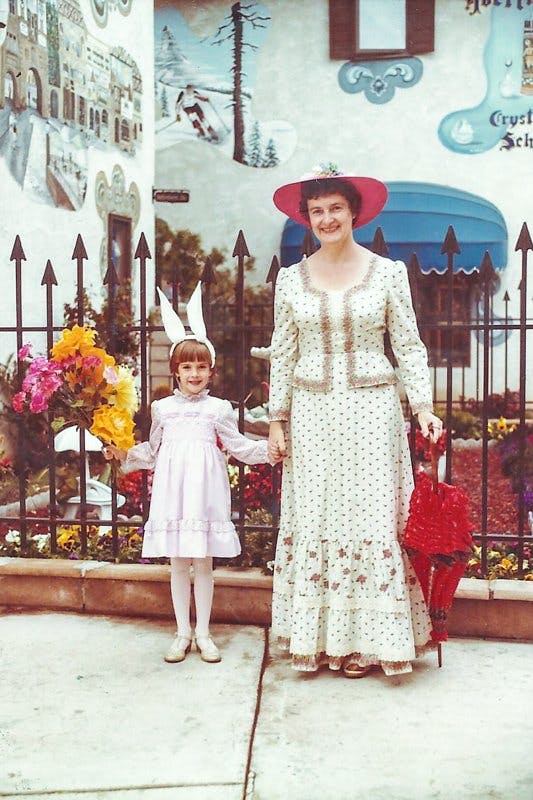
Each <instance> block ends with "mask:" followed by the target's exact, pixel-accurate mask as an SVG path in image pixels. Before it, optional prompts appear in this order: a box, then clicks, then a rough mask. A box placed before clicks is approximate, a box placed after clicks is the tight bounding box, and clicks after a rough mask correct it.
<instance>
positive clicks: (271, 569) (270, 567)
mask: <svg viewBox="0 0 533 800" xmlns="http://www.w3.org/2000/svg"><path fill="white" fill-rule="evenodd" d="M265 566H266V568H267V569H268V570H269V572H274V562H273V561H267V562H266V564H265Z"/></svg>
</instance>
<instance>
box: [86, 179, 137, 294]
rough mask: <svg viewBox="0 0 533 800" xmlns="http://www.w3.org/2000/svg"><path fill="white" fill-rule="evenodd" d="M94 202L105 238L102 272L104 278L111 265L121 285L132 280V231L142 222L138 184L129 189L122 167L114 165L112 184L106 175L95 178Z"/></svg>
mask: <svg viewBox="0 0 533 800" xmlns="http://www.w3.org/2000/svg"><path fill="white" fill-rule="evenodd" d="M94 195H95V196H94V201H95V205H96V210H97V212H98V216H99V217H100V218H101V220H102V226H103V229H104V235H103V237H102V243H101V245H100V269H101V271H102V278H103V277H104V276H105V273H106V271H107V267H108V266H109V261H111V263H112V264H113V266H114V268H115V270H116V273H117V277H118V279H119V282H120V283H124V281H125V280H128V279H129V278H131V263H132V254H133V250H132V248H133V228H135V226H136V225H137V223H138V222H139V217H140V213H141V195H140V193H139V187H138V186H137V184H136V183H135V181H131V183H130V185H129V186H128V188H126V177H125V175H124V171H123V169H122V167H121V166H120V164H115V166H114V167H113V171H112V173H111V180H110V181H108V180H107V175H106V174H105V172H103V171H100V172H99V173H98V174H97V176H96V183H95V189H94Z"/></svg>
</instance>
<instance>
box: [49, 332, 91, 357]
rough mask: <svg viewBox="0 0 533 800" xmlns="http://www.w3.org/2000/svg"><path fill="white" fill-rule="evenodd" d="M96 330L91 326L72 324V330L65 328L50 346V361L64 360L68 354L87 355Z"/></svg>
mask: <svg viewBox="0 0 533 800" xmlns="http://www.w3.org/2000/svg"><path fill="white" fill-rule="evenodd" d="M95 336H96V331H93V330H92V329H91V328H82V327H80V326H79V325H74V327H73V328H72V330H71V329H70V328H65V329H64V331H63V332H62V334H61V339H60V340H59V341H58V342H56V343H55V345H54V346H53V347H52V351H51V353H52V361H64V360H65V359H66V358H69V356H76V355H78V354H79V353H81V355H82V356H85V355H88V351H89V350H91V348H93V347H94V338H95Z"/></svg>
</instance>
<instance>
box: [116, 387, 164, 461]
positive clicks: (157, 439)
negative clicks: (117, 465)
mask: <svg viewBox="0 0 533 800" xmlns="http://www.w3.org/2000/svg"><path fill="white" fill-rule="evenodd" d="M158 402H159V401H157V400H154V402H153V403H152V406H151V413H152V425H151V427H150V436H149V438H148V441H147V442H140V443H139V444H136V445H134V446H133V447H130V449H129V450H128V454H127V456H126V460H125V461H124V463H123V464H122V471H123V472H134V471H135V470H137V469H153V468H154V466H155V461H156V458H157V452H158V450H159V446H160V444H161V437H162V435H163V424H162V422H161V413H160V411H159V405H158Z"/></svg>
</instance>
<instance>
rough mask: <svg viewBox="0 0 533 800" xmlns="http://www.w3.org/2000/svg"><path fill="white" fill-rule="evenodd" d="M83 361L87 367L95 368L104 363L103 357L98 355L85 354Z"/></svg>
mask: <svg viewBox="0 0 533 800" xmlns="http://www.w3.org/2000/svg"><path fill="white" fill-rule="evenodd" d="M82 363H83V366H84V367H86V368H87V369H94V368H95V367H99V366H100V364H101V363H102V359H101V358H98V356H85V358H84V359H83V362H82ZM106 380H107V378H106ZM108 382H109V381H108Z"/></svg>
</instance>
